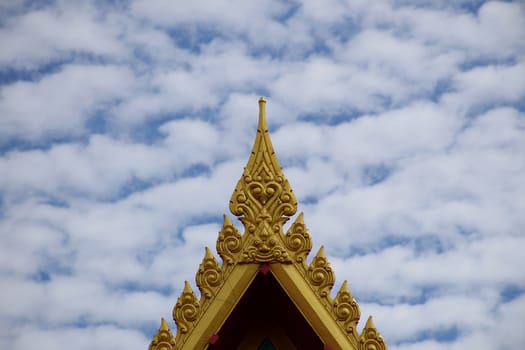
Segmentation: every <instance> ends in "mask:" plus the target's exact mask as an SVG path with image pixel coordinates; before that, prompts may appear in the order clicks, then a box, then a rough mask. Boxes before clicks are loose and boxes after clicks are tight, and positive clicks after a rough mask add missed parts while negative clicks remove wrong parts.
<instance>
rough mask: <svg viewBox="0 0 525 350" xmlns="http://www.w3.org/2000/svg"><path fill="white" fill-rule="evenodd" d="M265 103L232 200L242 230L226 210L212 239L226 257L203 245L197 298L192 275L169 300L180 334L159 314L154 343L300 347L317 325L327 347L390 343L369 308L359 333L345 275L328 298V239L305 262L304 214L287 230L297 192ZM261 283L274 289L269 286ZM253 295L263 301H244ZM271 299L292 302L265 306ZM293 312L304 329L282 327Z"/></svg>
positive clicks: (162, 346)
mask: <svg viewBox="0 0 525 350" xmlns="http://www.w3.org/2000/svg"><path fill="white" fill-rule="evenodd" d="M265 104H266V101H265V100H264V99H263V98H261V99H260V100H259V123H258V128H257V134H256V137H255V142H254V145H253V149H252V152H251V154H250V158H249V160H248V163H247V165H246V167H245V168H244V171H243V174H242V176H241V178H240V179H239V181H238V183H237V186H236V187H235V190H234V191H233V194H232V196H231V199H230V210H231V212H232V214H233V215H235V216H237V218H238V219H239V220H240V221H241V222H242V224H243V226H244V232H242V233H241V232H239V230H237V228H236V227H235V226H234V225H233V224H232V222H231V220H230V219H229V217H228V216H227V215H224V223H223V226H222V229H221V230H220V232H219V236H218V238H217V244H216V249H217V253H218V255H219V256H220V258H221V260H222V262H221V263H219V261H217V259H216V258H215V257H214V255H213V253H212V252H211V250H210V249H209V248H207V247H206V248H205V253H204V258H203V260H202V263H201V264H200V266H199V267H198V270H197V274H196V285H197V286H198V288H199V291H200V297H198V296H197V295H196V294H195V292H194V291H193V290H192V288H191V286H190V284H189V283H188V282H187V281H186V282H185V285H184V289H183V291H182V293H181V295H180V297H179V299H178V300H177V302H176V304H175V307H174V308H173V318H174V320H175V323H176V325H177V332H176V335H175V336H173V335H172V333H171V331H170V329H169V327H168V325H167V323H166V322H165V321H164V319H163V320H162V322H161V326H160V328H159V331H158V332H157V334H156V335H155V336H154V337H153V340H152V341H151V344H150V346H149V350H181V349H192V350H193V349H229V348H233V349H244V348H261V349H264V348H272V347H275V348H287V349H294V348H297V344H298V343H300V341H299V340H298V338H299V337H302V336H301V334H303V335H304V334H305V332H306V333H312V334H311V338H310V339H312V340H311V344H313V343H316V342H318V343H319V344H324V349H332V350H337V349H356V350H386V348H387V346H386V344H385V342H384V340H383V338H382V337H381V335H380V334H379V332H378V331H377V329H376V328H375V326H374V324H373V322H372V318H371V317H370V318H369V319H368V321H367V323H366V325H365V327H364V329H363V331H362V332H361V334H359V332H358V331H357V328H356V327H357V323H358V321H359V319H360V310H359V306H358V304H357V302H356V300H355V299H354V297H353V296H352V294H351V293H350V290H349V289H348V284H347V282H346V281H344V283H343V284H342V285H341V288H340V290H339V291H338V292H337V293H336V296H335V298H333V297H332V295H331V292H332V287H333V285H334V282H335V275H334V271H333V270H332V267H331V266H330V263H329V261H328V259H327V258H326V256H325V254H324V249H323V247H321V249H320V250H319V251H318V252H317V254H316V255H315V256H314V257H312V258H311V261H310V263H307V257H308V254H309V253H310V250H311V248H312V241H311V238H310V234H309V232H308V229H307V228H306V226H305V224H304V218H303V214H302V213H300V214H299V215H298V216H297V218H296V219H295V221H294V222H293V223H292V225H291V226H290V227H289V228H288V230H287V231H286V232H284V229H283V225H284V224H285V223H286V222H287V221H288V220H289V219H290V217H292V216H293V215H295V213H296V211H297V201H296V199H295V195H294V193H293V191H292V188H291V186H290V184H289V183H288V180H287V179H286V177H285V176H284V174H283V172H282V169H281V166H280V165H279V161H278V159H277V156H276V155H275V152H274V150H273V146H272V143H271V140H270V136H269V133H268V128H267V125H266V112H265ZM251 285H257V288H255V287H253V286H252V288H250V286H251ZM265 288H270V289H268V291H266V292H263V291H264V290H265ZM264 293H266V294H264ZM270 295H271V297H270ZM270 299H271V300H270ZM250 303H259V304H260V305H259V306H258V307H250V306H247V305H251V304H250ZM239 308H244V310H239ZM272 308H279V309H283V310H285V309H286V310H288V311H282V310H275V312H265V309H272ZM277 311H280V312H277ZM251 313H259V314H260V315H257V314H255V315H252V314H251ZM263 313H264V314H265V315H266V316H265V315H263ZM247 315H249V317H248V316H247ZM289 315H296V316H294V317H302V318H304V320H303V323H300V324H301V325H302V326H301V327H303V328H302V329H300V330H298V329H292V328H289V327H288V328H287V326H286V324H287V323H294V322H287V323H286V322H285V323H283V324H282V326H279V324H280V323H279V319H275V318H279V317H280V318H286V317H291V316H289ZM249 320H252V321H249ZM253 320H259V321H257V322H259V323H253V322H255V321H253ZM265 320H267V322H266V323H265ZM235 322H237V323H235ZM250 322H252V323H250ZM244 323H246V324H245V325H244V328H245V331H246V332H245V333H246V334H247V335H236V336H237V337H238V338H239V339H236V340H235V341H233V340H232V339H230V338H232V336H233V335H234V334H235V333H232V331H228V329H231V328H232V327H231V324H244ZM298 324H299V323H298ZM250 327H251V328H252V329H251V330H250ZM297 327H299V326H297ZM261 332H262V333H261ZM294 332H295V333H297V334H295V335H294ZM301 332H302V333H301ZM263 333H264V334H263ZM299 333H301V334H299ZM294 336H295V338H294ZM243 337H244V338H243ZM294 339H295V340H294ZM303 341H304V340H303Z"/></svg>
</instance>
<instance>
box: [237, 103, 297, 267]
mask: <svg viewBox="0 0 525 350" xmlns="http://www.w3.org/2000/svg"><path fill="white" fill-rule="evenodd" d="M265 105H266V101H265V100H264V98H262V97H261V98H260V99H259V123H258V127H257V135H256V136H255V142H254V144H253V148H252V152H251V154H250V158H249V159H248V163H247V164H246V167H245V168H244V172H243V174H242V176H241V178H240V179H239V181H238V182H237V186H236V187H235V190H234V191H233V194H232V196H231V199H230V210H231V212H232V213H233V214H234V215H236V216H238V217H239V220H241V222H242V223H243V225H244V228H245V233H248V234H253V235H254V238H253V239H254V242H256V243H257V245H256V246H253V245H252V246H250V244H251V243H248V244H247V245H248V247H247V248H246V249H245V250H244V252H243V257H242V262H246V263H248V262H271V261H279V262H290V259H289V257H288V256H286V250H285V249H284V248H283V247H282V246H280V245H278V244H276V242H277V241H279V240H275V239H274V237H273V236H274V235H281V234H282V233H283V225H284V223H285V222H286V221H287V220H288V219H289V218H290V216H292V215H294V214H295V212H296V211H297V200H296V199H295V195H294V193H293V191H292V189H291V187H290V184H289V183H288V180H287V179H286V178H285V176H284V174H283V172H282V169H281V165H280V164H279V161H278V160H277V156H276V155H275V152H274V150H273V146H272V142H271V140H270V135H269V133H268V127H267V125H266V109H265Z"/></svg>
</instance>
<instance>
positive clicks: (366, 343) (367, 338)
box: [359, 316, 386, 350]
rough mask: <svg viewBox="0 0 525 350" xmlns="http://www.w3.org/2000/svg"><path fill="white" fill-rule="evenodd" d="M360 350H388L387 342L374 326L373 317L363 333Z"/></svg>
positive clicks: (367, 322) (369, 319)
mask: <svg viewBox="0 0 525 350" xmlns="http://www.w3.org/2000/svg"><path fill="white" fill-rule="evenodd" d="M359 350H386V344H385V340H384V339H383V337H382V336H381V334H379V332H378V331H377V329H376V327H375V326H374V322H373V321H372V316H370V317H369V318H368V321H366V325H365V328H363V332H362V333H361V337H360V339H359Z"/></svg>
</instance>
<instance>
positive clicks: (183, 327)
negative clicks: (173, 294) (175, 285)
mask: <svg viewBox="0 0 525 350" xmlns="http://www.w3.org/2000/svg"><path fill="white" fill-rule="evenodd" d="M200 311H201V310H200V303H199V299H197V296H196V295H195V293H194V292H193V290H192V289H191V286H190V284H189V282H188V281H185V282H184V290H183V291H182V293H181V295H180V297H179V299H177V304H175V307H174V308H173V319H174V320H175V323H176V324H177V338H176V340H177V341H179V339H184V338H186V336H187V335H188V333H189V332H190V330H191V329H192V328H193V325H194V322H195V321H196V320H197V318H198V317H199V314H200Z"/></svg>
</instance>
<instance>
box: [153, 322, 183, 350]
mask: <svg viewBox="0 0 525 350" xmlns="http://www.w3.org/2000/svg"><path fill="white" fill-rule="evenodd" d="M148 350H177V344H176V343H175V338H174V337H173V334H171V330H170V328H169V327H168V323H167V322H166V320H165V319H164V318H162V319H161V321H160V328H159V330H158V331H157V334H155V335H154V336H153V339H152V340H151V343H150V344H149V347H148Z"/></svg>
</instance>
